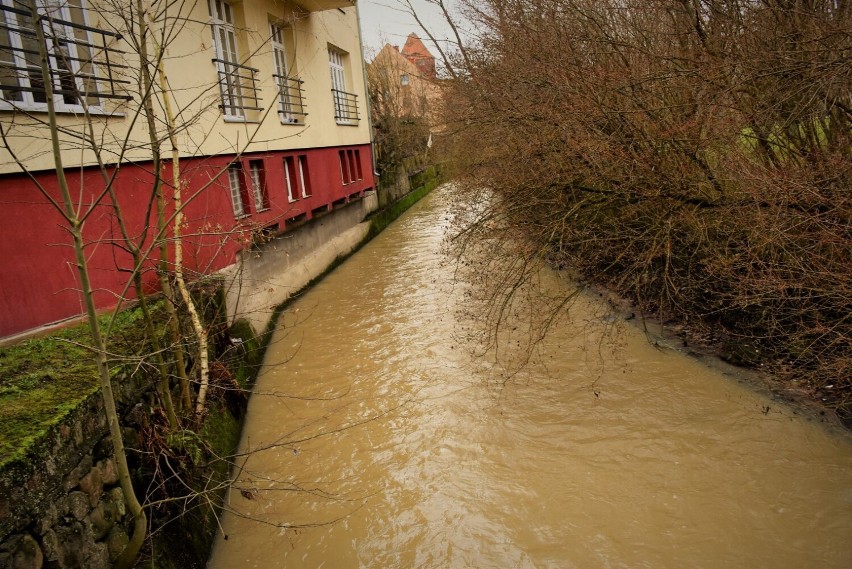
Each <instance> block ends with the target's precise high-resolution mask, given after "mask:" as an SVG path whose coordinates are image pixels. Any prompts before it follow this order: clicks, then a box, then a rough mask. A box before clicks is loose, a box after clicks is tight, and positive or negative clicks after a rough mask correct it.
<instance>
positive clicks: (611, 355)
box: [209, 188, 852, 569]
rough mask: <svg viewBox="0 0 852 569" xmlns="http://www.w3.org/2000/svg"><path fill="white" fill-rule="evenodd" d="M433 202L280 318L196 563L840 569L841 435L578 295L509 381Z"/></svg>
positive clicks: (847, 500)
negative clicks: (218, 523) (206, 549)
mask: <svg viewBox="0 0 852 569" xmlns="http://www.w3.org/2000/svg"><path fill="white" fill-rule="evenodd" d="M450 194H451V190H450V189H448V188H442V189H439V190H436V191H435V192H433V193H432V194H431V195H430V196H428V197H427V198H426V199H424V200H423V201H421V202H420V203H419V204H417V205H416V206H415V207H414V208H412V210H410V211H409V212H408V213H407V214H406V215H405V216H403V217H402V218H401V219H400V220H399V221H397V222H396V223H395V224H394V225H392V226H391V227H390V228H388V229H387V230H386V231H385V232H383V233H382V234H381V235H379V236H378V237H377V238H376V239H374V240H373V241H372V242H370V243H369V244H368V245H367V246H366V247H365V248H364V249H362V250H361V251H360V252H358V253H357V254H356V255H354V256H353V257H352V258H350V259H349V260H348V261H346V262H345V263H344V264H343V265H342V266H340V267H339V268H337V269H336V270H335V271H334V272H333V273H332V274H330V275H329V276H327V277H326V278H325V279H324V280H323V281H322V282H321V283H319V284H318V285H317V286H316V287H314V288H313V289H311V290H310V291H309V292H308V293H307V294H306V295H305V296H304V297H303V298H301V299H300V300H299V301H298V302H297V303H296V304H295V305H293V306H292V307H291V308H290V310H289V311H288V312H287V313H286V314H285V315H284V316H283V318H282V321H281V325H280V326H279V329H278V331H277V332H276V335H275V337H274V340H273V343H272V346H271V348H270V350H269V352H268V353H267V356H266V361H265V366H264V371H263V372H262V374H261V376H260V377H259V379H258V382H257V386H256V394H255V395H254V396H253V397H252V400H251V403H250V406H249V412H248V418H247V423H246V426H245V430H244V434H243V441H242V450H243V451H244V452H247V451H253V452H251V454H250V455H249V458H248V459H247V460H245V461H244V462H243V461H242V460H241V461H240V462H239V464H240V465H241V466H242V468H241V470H240V471H239V472H238V474H237V479H238V482H237V484H236V488H235V489H234V490H233V491H232V492H231V494H230V496H229V498H228V509H229V510H230V512H229V513H226V514H225V515H224V516H223V519H222V528H223V532H224V533H225V534H226V535H227V539H223V538H222V537H221V536H220V538H219V539H218V541H217V543H216V546H215V548H214V552H213V555H212V558H211V560H210V562H209V567H210V568H211V569H232V568H233V569H236V568H254V567H258V568H264V569H274V568H285V567H286V568H287V569H294V568H319V567H326V568H349V567H363V568H387V567H399V568H408V567H442V568H443V567H454V568H455V567H459V568H486V567H499V568H503V567H506V568H510V567H511V568H515V567H521V568H528V567H529V568H531V567H536V568H545V567H547V568H551V567H552V568H570V567H577V568H610V567H611V568H616V567H619V568H621V567H624V568H639V567H648V568H673V569H674V568H677V569H683V568H686V567H690V568H694V567H707V568H710V567H719V568H732V567H743V568H757V567H773V568H811V567H813V568H834V567H836V568H849V567H852V443H850V439H849V437H848V436H846V435H843V434H839V433H836V432H833V431H831V430H830V429H826V428H825V427H823V426H821V425H819V424H817V423H815V422H813V421H811V420H808V419H806V418H805V417H803V416H801V415H799V414H797V413H795V412H794V411H793V410H792V409H789V408H786V407H784V406H781V405H779V404H778V403H776V402H775V401H772V400H770V399H767V398H765V397H764V396H763V395H761V394H758V393H756V392H755V391H753V390H752V389H750V388H748V387H746V386H744V385H741V384H740V383H738V382H737V381H736V380H734V379H732V378H731V377H729V376H728V375H725V374H723V373H721V372H720V371H718V370H715V369H711V368H709V367H707V366H706V365H704V364H702V363H700V362H698V361H695V360H693V359H691V358H689V357H687V356H685V355H683V354H681V353H679V352H678V351H677V350H673V349H666V348H662V349H661V348H660V347H659V346H654V345H653V343H652V342H649V341H648V339H647V337H646V335H645V334H644V333H643V332H642V331H641V330H640V329H639V328H638V327H635V326H632V325H624V326H619V327H617V328H616V330H617V332H616V333H615V334H614V335H613V334H606V335H602V334H603V332H604V331H609V330H612V326H611V325H610V324H611V320H612V319H611V318H606V317H603V318H601V314H602V312H601V308H600V306H599V305H597V304H596V303H595V301H594V300H593V299H590V298H586V297H583V298H580V299H579V300H578V301H577V302H576V303H575V304H574V305H573V306H572V307H571V309H570V312H569V317H568V320H567V321H566V322H565V323H560V324H559V325H558V327H557V328H556V329H555V330H553V331H552V332H551V334H550V335H549V336H548V337H547V339H546V340H545V341H544V342H542V343H541V344H540V345H539V346H538V349H537V351H536V353H535V357H534V358H533V359H532V361H531V362H530V363H529V364H528V365H527V366H526V367H524V368H523V369H521V370H520V371H519V372H517V373H516V374H514V375H512V376H511V378H509V380H508V381H506V377H505V374H503V373H502V372H501V368H500V367H499V366H495V365H494V363H493V362H494V359H493V357H492V356H493V354H490V353H486V354H485V355H477V354H476V353H475V352H476V350H475V348H476V346H474V345H472V343H473V342H474V340H473V339H472V338H470V337H468V336H467V335H464V334H461V333H460V332H459V331H461V330H466V329H471V328H476V326H477V323H476V322H473V321H469V320H467V319H470V318H473V316H471V314H470V313H469V312H468V311H465V310H462V308H463V307H464V305H465V304H464V303H465V292H466V291H467V290H469V287H470V286H472V285H470V284H469V283H468V284H465V283H463V282H458V275H457V274H456V272H455V271H454V268H455V267H454V265H453V264H452V263H449V262H447V258H446V256H445V254H444V253H442V252H441V251H442V242H443V240H444V237H445V233H446V231H447V224H448V219H449V218H450V217H451V213H452V211H451V210H452V207H453V206H452V205H451V203H452V200H451V199H450V197H451V196H450ZM572 326H573V328H572ZM601 338H604V340H603V341H601Z"/></svg>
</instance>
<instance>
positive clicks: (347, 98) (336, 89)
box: [328, 46, 359, 125]
mask: <svg viewBox="0 0 852 569" xmlns="http://www.w3.org/2000/svg"><path fill="white" fill-rule="evenodd" d="M345 57H346V56H345V54H344V53H343V52H342V51H340V50H339V49H337V48H334V47H331V46H329V48H328V65H329V68H330V70H331V95H332V98H333V99H334V119H335V120H336V121H337V124H351V125H354V124H357V123H358V120H359V116H358V96H357V95H355V94H354V93H347V92H346V67H345V65H344V63H345V61H344V60H345Z"/></svg>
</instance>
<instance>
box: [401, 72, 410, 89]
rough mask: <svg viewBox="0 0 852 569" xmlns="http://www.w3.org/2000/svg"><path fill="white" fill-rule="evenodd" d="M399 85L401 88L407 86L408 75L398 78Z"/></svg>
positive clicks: (404, 74)
mask: <svg viewBox="0 0 852 569" xmlns="http://www.w3.org/2000/svg"><path fill="white" fill-rule="evenodd" d="M400 83H401V84H402V86H403V87H405V86H406V85H408V73H403V74H402V77H401V78H400Z"/></svg>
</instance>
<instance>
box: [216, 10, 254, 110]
mask: <svg viewBox="0 0 852 569" xmlns="http://www.w3.org/2000/svg"><path fill="white" fill-rule="evenodd" d="M209 2H210V18H211V26H212V28H213V49H214V53H215V57H214V58H213V61H214V63H216V69H217V71H218V73H219V92H220V94H221V96H222V104H221V105H220V106H221V107H222V112H223V113H224V114H225V117H230V118H233V119H239V120H245V119H246V112H247V111H261V110H262V109H261V108H260V107H259V106H258V103H259V99H258V94H257V80H256V78H255V74H256V73H257V69H254V68H252V67H248V66H247V65H241V64H240V58H239V53H238V49H237V32H236V29H235V27H234V8H233V6H231V4H229V3H227V2H225V1H224V0H209Z"/></svg>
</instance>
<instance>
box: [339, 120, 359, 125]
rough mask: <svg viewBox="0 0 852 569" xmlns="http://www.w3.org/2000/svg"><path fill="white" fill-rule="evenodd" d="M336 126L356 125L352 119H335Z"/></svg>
mask: <svg viewBox="0 0 852 569" xmlns="http://www.w3.org/2000/svg"><path fill="white" fill-rule="evenodd" d="M336 122H337V126H358V123H357V122H352V121H336Z"/></svg>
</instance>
